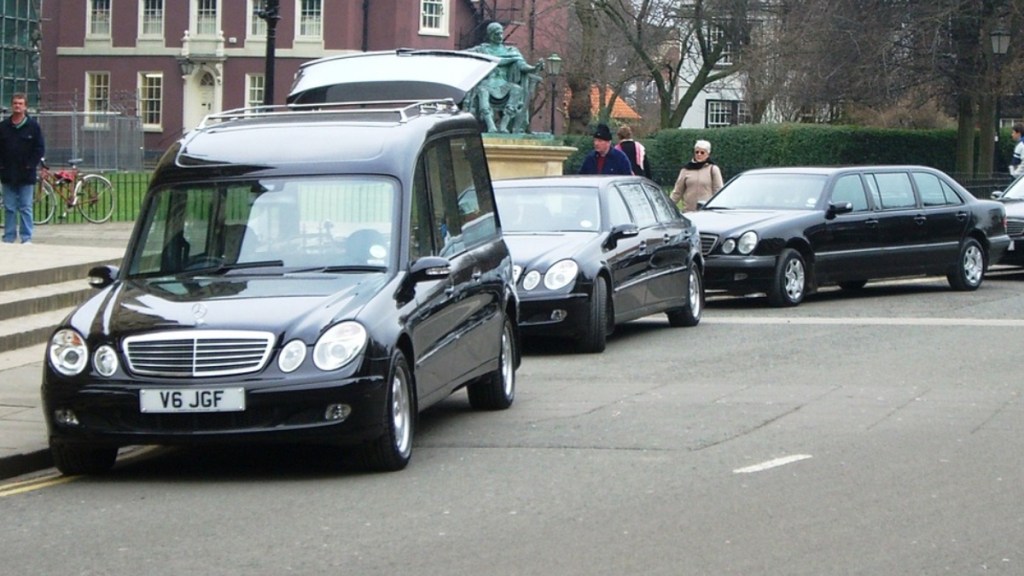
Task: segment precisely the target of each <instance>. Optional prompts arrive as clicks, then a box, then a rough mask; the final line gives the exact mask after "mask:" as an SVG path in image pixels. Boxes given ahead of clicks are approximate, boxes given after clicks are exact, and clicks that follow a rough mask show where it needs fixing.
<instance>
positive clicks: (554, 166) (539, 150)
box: [484, 134, 576, 180]
mask: <svg viewBox="0 0 1024 576" xmlns="http://www.w3.org/2000/svg"><path fill="white" fill-rule="evenodd" d="M484 149H485V150H486V151H487V166H488V168H489V169H490V171H491V179H492V180H505V179H508V178H525V177H527V176H558V175H560V174H562V163H563V162H565V159H566V158H568V157H569V155H570V154H572V153H573V152H575V151H576V148H573V147H571V146H562V145H561V144H560V143H558V142H557V141H556V140H555V139H554V138H553V137H552V136H550V135H542V134H541V135H539V134H516V135H510V134H484Z"/></svg>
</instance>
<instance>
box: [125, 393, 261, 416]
mask: <svg viewBox="0 0 1024 576" xmlns="http://www.w3.org/2000/svg"><path fill="white" fill-rule="evenodd" d="M139 409H140V410H141V411H142V412H241V411H244V410H245V389H244V388H196V389H183V390H178V389H172V390H142V391H141V392H140V393H139Z"/></svg>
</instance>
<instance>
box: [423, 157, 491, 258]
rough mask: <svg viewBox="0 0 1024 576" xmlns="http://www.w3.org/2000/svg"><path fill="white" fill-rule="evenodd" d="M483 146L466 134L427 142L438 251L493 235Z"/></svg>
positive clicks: (458, 248) (446, 253) (463, 247)
mask: <svg viewBox="0 0 1024 576" xmlns="http://www.w3.org/2000/svg"><path fill="white" fill-rule="evenodd" d="M480 165H485V160H484V156H483V150H482V148H481V147H480V145H479V144H478V143H475V142H473V141H471V140H470V139H468V138H451V139H445V140H440V141H437V142H434V143H432V144H430V145H429V146H428V147H427V149H426V151H425V152H424V157H423V166H424V174H425V180H424V181H425V183H426V186H427V189H428V191H429V195H430V203H431V213H432V215H433V223H432V227H433V228H435V229H436V230H437V236H436V238H437V243H438V245H439V246H440V249H439V250H438V254H440V255H442V256H452V255H455V254H459V253H461V252H463V251H464V250H466V249H468V248H471V247H473V246H474V245H476V244H479V243H480V242H482V241H489V240H492V239H494V238H495V237H496V236H497V230H498V229H497V223H496V221H495V215H494V204H493V203H492V202H491V197H490V194H489V191H490V181H489V180H487V178H486V171H483V172H482V171H481V170H480V169H478V168H476V166H480Z"/></svg>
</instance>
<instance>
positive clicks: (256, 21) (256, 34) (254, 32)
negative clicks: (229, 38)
mask: <svg viewBox="0 0 1024 576" xmlns="http://www.w3.org/2000/svg"><path fill="white" fill-rule="evenodd" d="M248 6H249V11H248V13H247V14H248V18H249V21H248V22H247V23H246V26H245V33H246V35H247V37H248V38H253V39H256V40H266V39H267V21H266V20H264V19H263V18H260V17H259V16H257V15H256V12H257V11H259V10H261V9H263V8H266V6H267V0H249V4H248Z"/></svg>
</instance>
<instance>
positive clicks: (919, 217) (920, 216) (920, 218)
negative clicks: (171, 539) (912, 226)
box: [914, 214, 928, 226]
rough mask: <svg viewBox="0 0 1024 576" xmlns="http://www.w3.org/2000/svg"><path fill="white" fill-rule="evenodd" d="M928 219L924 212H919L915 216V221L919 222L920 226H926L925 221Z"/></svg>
mask: <svg viewBox="0 0 1024 576" xmlns="http://www.w3.org/2000/svg"><path fill="white" fill-rule="evenodd" d="M927 221H928V217H927V216H925V215H924V214H918V215H917V216H914V222H917V225H918V226H924V223H925V222H927Z"/></svg>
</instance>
